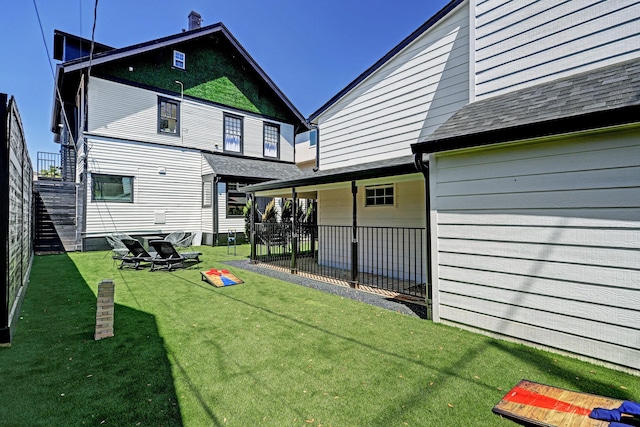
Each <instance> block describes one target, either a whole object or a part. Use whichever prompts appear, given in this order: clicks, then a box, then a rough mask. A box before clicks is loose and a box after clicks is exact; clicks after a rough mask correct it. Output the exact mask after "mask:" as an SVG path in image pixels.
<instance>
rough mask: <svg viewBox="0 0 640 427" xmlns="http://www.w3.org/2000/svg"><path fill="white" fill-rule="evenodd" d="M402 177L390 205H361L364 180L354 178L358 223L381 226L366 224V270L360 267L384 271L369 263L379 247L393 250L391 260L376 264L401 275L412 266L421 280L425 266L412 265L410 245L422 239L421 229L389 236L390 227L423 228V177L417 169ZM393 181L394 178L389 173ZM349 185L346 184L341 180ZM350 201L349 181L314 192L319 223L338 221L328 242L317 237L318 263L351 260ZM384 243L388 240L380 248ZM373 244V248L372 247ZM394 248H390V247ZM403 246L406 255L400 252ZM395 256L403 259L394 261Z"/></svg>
mask: <svg viewBox="0 0 640 427" xmlns="http://www.w3.org/2000/svg"><path fill="white" fill-rule="evenodd" d="M402 178H403V179H405V180H406V179H412V180H411V181H402V182H396V183H395V198H396V203H395V205H394V206H379V207H376V208H375V209H369V208H365V186H366V185H367V182H366V181H365V182H361V183H358V195H357V196H356V200H357V218H358V226H359V227H380V228H369V229H368V231H367V232H365V233H362V234H361V235H360V239H359V241H358V244H359V248H360V249H359V259H360V263H359V264H360V265H361V266H362V265H364V264H365V260H366V264H367V265H369V266H370V267H369V270H367V271H365V270H364V269H363V268H362V267H360V268H361V272H362V273H376V274H382V271H374V270H372V269H371V268H374V267H372V265H375V264H376V263H373V262H371V260H372V259H374V258H375V257H376V256H377V254H379V253H383V251H384V253H393V257H392V259H393V260H394V261H393V262H394V263H393V265H388V264H387V265H384V263H383V264H380V265H378V267H379V268H380V269H383V268H388V267H390V271H393V273H389V271H387V274H390V275H392V276H393V277H399V278H409V277H412V278H414V279H415V278H416V277H415V274H416V269H419V273H420V274H421V276H420V277H418V280H419V281H424V280H425V274H426V268H424V266H422V265H420V266H417V267H416V265H415V263H414V265H410V264H411V260H413V259H414V258H413V255H414V254H413V253H410V252H411V251H412V248H414V247H416V246H417V247H422V246H423V245H424V244H425V243H426V241H425V240H424V239H425V235H424V232H422V233H418V232H414V231H408V230H407V231H405V232H404V233H400V232H396V233H397V234H396V238H392V237H391V234H390V231H389V230H388V227H406V228H423V229H424V227H425V210H424V206H425V203H424V178H423V177H422V175H421V174H416V175H412V176H409V177H408V176H404V177H402ZM390 181H391V182H393V178H390ZM345 185H347V184H345ZM352 203H353V198H352V195H351V185H350V183H348V187H344V188H337V189H333V190H322V191H319V192H318V224H320V225H321V226H323V225H333V226H341V227H340V228H336V229H334V230H333V231H332V232H330V236H331V240H330V243H329V244H327V245H325V244H323V241H322V239H319V240H318V263H319V264H320V265H328V266H332V267H337V268H342V269H350V266H351V264H350V263H351V261H350V257H351V237H352V228H351V226H352V220H353V217H352ZM383 246H386V247H385V248H384V250H383V249H382V247H383ZM372 248H373V249H372ZM392 249H393V250H392ZM403 251H404V255H403ZM398 260H402V262H400V263H398V262H397V261H398Z"/></svg>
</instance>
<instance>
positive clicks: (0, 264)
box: [0, 93, 33, 344]
mask: <svg viewBox="0 0 640 427" xmlns="http://www.w3.org/2000/svg"><path fill="white" fill-rule="evenodd" d="M7 99H8V96H7V95H6V94H3V93H0V143H1V146H2V149H1V150H0V242H2V243H3V244H1V245H0V273H1V274H2V278H3V281H2V284H0V295H1V296H2V299H1V302H0V344H7V343H10V342H11V336H12V333H13V330H14V328H15V324H16V321H17V319H18V318H19V313H20V306H21V303H22V300H23V298H24V294H25V291H26V286H27V283H28V280H29V272H30V270H31V262H32V260H33V166H32V164H31V160H30V158H29V152H28V151H27V144H26V141H25V137H24V130H23V127H22V121H21V119H20V114H19V113H18V108H17V106H16V101H15V99H14V98H13V97H11V99H10V100H8V101H7ZM5 242H6V244H4V243H5Z"/></svg>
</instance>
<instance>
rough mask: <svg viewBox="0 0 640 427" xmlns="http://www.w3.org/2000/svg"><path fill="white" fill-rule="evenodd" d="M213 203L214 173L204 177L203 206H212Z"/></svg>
mask: <svg viewBox="0 0 640 427" xmlns="http://www.w3.org/2000/svg"><path fill="white" fill-rule="evenodd" d="M212 205H213V175H205V176H203V177H202V207H203V208H210V207H211V206H212Z"/></svg>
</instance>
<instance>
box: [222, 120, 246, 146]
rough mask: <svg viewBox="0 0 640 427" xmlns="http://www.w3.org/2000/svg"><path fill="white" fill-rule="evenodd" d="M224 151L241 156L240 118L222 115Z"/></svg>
mask: <svg viewBox="0 0 640 427" xmlns="http://www.w3.org/2000/svg"><path fill="white" fill-rule="evenodd" d="M224 151H225V152H229V153H240V154H242V117H238V116H232V115H228V114H225V115H224Z"/></svg>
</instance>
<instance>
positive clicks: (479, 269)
mask: <svg viewBox="0 0 640 427" xmlns="http://www.w3.org/2000/svg"><path fill="white" fill-rule="evenodd" d="M639 141H640V131H638V130H635V131H626V132H616V133H612V132H610V133H608V134H600V135H589V136H582V137H576V138H572V139H566V138H565V139H556V140H553V141H549V142H539V143H530V144H527V145H514V146H501V147H493V148H483V149H477V150H466V151H459V152H454V153H450V154H438V155H431V158H430V171H431V176H430V178H431V184H432V185H431V204H432V209H433V211H432V214H431V221H432V227H433V233H434V237H435V239H434V241H433V252H434V254H435V260H434V267H435V269H434V272H435V275H434V282H435V291H434V295H435V296H434V301H435V307H434V316H435V318H436V320H448V321H453V322H457V323H460V324H465V325H469V326H473V327H476V328H481V329H485V330H488V331H492V332H497V333H500V334H504V335H507V336H512V337H515V338H519V339H523V340H526V341H530V342H533V343H537V344H540V345H544V346H549V347H555V348H559V349H563V350H567V351H571V352H574V353H576V354H580V355H583V356H588V357H592V358H596V359H600V360H604V361H609V362H612V363H615V364H618V365H623V366H628V367H633V368H636V369H637V367H638V361H639V360H640V341H639V340H638V337H640V270H638V259H639V257H638V253H639V252H640V164H639V163H638V159H640V142H639Z"/></svg>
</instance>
